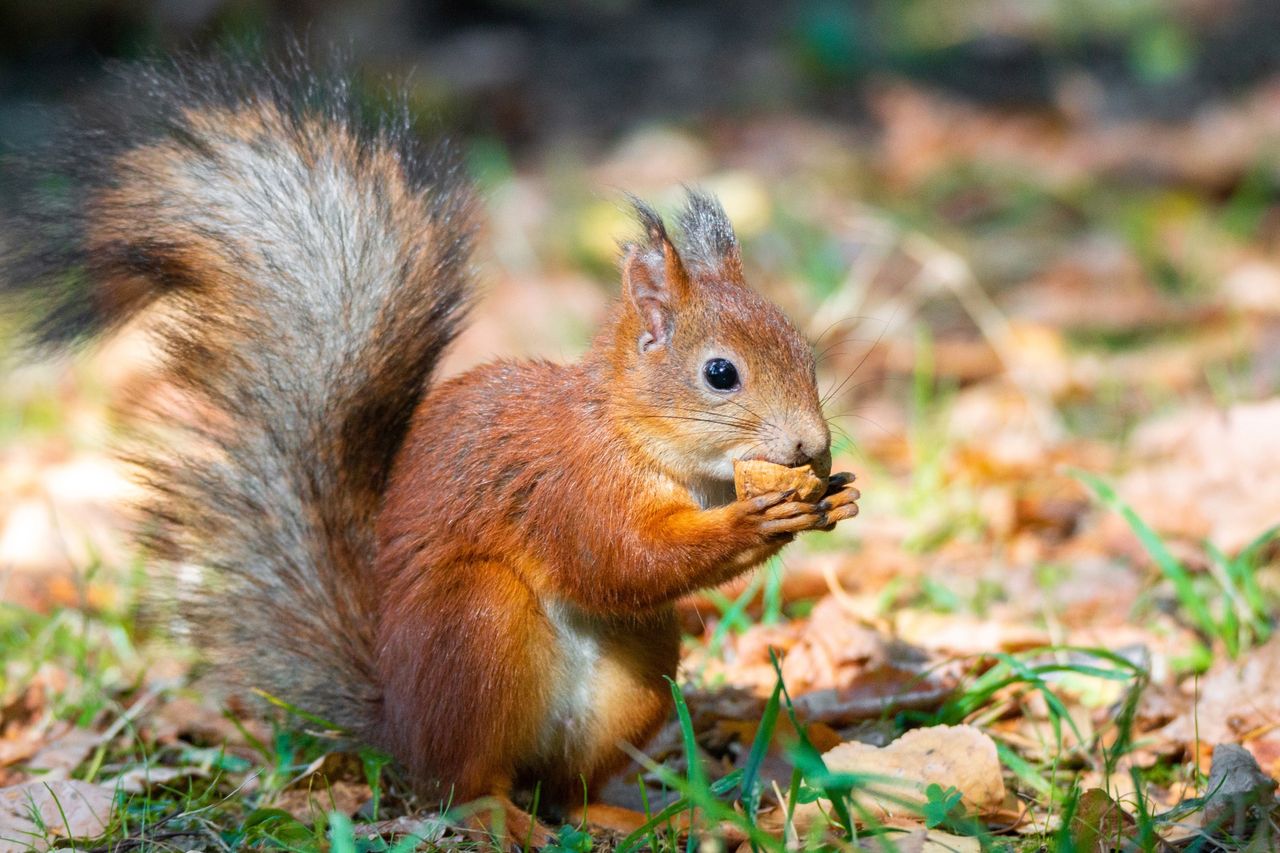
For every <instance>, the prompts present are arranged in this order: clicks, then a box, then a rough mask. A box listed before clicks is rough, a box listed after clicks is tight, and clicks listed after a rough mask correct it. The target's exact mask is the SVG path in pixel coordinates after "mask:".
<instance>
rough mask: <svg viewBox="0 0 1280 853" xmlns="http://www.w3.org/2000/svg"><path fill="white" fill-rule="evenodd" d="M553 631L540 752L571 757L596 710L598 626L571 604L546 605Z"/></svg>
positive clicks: (546, 754)
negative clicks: (553, 662)
mask: <svg viewBox="0 0 1280 853" xmlns="http://www.w3.org/2000/svg"><path fill="white" fill-rule="evenodd" d="M546 614H547V619H548V621H550V623H551V626H552V628H553V630H554V631H555V639H556V645H557V652H558V654H557V661H556V666H555V667H554V668H553V671H552V672H551V673H549V675H550V677H551V678H552V679H554V682H555V683H554V685H553V688H552V691H551V696H552V699H551V706H550V707H549V708H548V709H547V715H546V717H545V718H544V719H543V725H542V736H541V738H540V741H541V742H540V744H539V746H540V747H541V752H542V754H543V756H545V757H548V758H550V757H556V758H560V759H564V758H570V757H571V754H572V752H573V751H574V749H575V748H576V747H578V745H579V744H581V743H582V740H583V735H584V734H585V732H586V731H588V730H589V728H590V725H591V720H592V717H593V716H594V712H595V708H594V706H595V699H596V696H595V686H596V685H595V682H596V675H597V671H598V669H599V666H600V659H601V641H600V626H598V625H597V624H596V623H595V621H594V620H592V619H591V618H590V617H588V616H587V615H586V614H584V613H583V612H582V611H580V610H579V609H578V608H576V607H574V606H573V605H571V604H567V603H565V602H562V601H555V602H551V603H550V604H548V605H547V606H546Z"/></svg>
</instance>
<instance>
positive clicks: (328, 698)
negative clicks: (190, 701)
mask: <svg viewBox="0 0 1280 853" xmlns="http://www.w3.org/2000/svg"><path fill="white" fill-rule="evenodd" d="M124 85H125V90H124V93H123V94H122V95H120V97H119V98H118V99H114V100H113V101H112V104H113V106H115V105H119V106H120V109H119V110H118V111H117V112H118V114H117V115H107V111H103V110H100V112H103V113H104V115H107V118H106V119H105V120H101V121H90V122H89V123H88V124H87V125H86V124H85V123H84V122H83V120H82V123H81V124H80V126H79V127H77V128H75V129H74V132H72V133H70V134H68V135H67V136H65V137H64V142H63V143H61V144H60V146H59V150H57V151H45V152H40V153H39V154H37V155H35V156H34V157H31V158H29V159H28V161H27V163H26V164H25V165H23V164H19V169H18V170H17V172H16V175H17V178H16V179H15V181H14V183H13V185H12V189H11V192H10V193H9V195H10V197H11V198H13V199H16V202H17V203H16V210H13V211H10V212H9V215H8V217H7V222H6V226H7V230H8V242H9V246H8V249H7V252H6V255H5V258H4V262H3V267H0V291H2V292H3V293H4V295H6V296H9V297H16V300H17V301H18V302H19V304H21V305H23V306H24V307H25V309H26V310H27V311H28V312H29V315H28V317H27V318H26V319H27V320H28V321H29V322H30V323H31V326H32V328H33V329H34V336H35V338H36V339H37V341H38V342H39V343H41V344H44V345H49V346H58V345H64V344H71V343H75V342H78V341H80V340H83V339H87V338H89V337H92V336H94V335H96V334H98V333H100V332H103V331H106V330H109V329H111V328H113V327H115V326H117V325H119V324H120V323H122V322H124V321H126V320H127V319H129V318H130V317H131V316H133V315H134V314H136V313H138V312H139V311H140V310H141V309H143V308H144V307H146V306H148V305H150V304H152V303H155V302H158V303H160V306H158V307H160V308H161V309H162V310H161V311H159V312H157V314H158V316H160V317H161V318H162V320H161V322H159V323H158V324H157V326H158V330H159V331H158V335H159V340H160V343H161V348H162V351H163V353H164V356H165V370H166V374H167V378H168V379H169V380H170V381H172V382H173V383H174V385H175V386H176V387H177V388H178V389H179V390H180V391H181V392H182V393H184V394H185V395H186V400H185V402H184V404H183V406H182V409H183V410H184V411H185V412H186V413H188V414H186V415H185V416H184V417H183V418H182V421H183V422H182V423H181V424H180V425H179V426H181V427H182V428H183V429H184V432H185V436H184V438H183V439H182V440H181V441H180V442H179V443H178V445H177V447H178V449H179V451H180V452H177V453H175V447H174V446H173V445H169V446H165V447H163V448H160V447H157V448H156V449H155V450H154V451H148V450H144V451H143V452H142V453H143V456H142V458H141V459H140V460H139V461H141V462H142V464H143V467H144V470H145V471H146V476H147V477H148V479H149V480H151V481H152V483H153V485H154V486H155V497H154V500H153V501H152V502H151V503H150V504H149V506H148V507H147V509H148V517H147V520H146V521H145V522H144V524H143V530H144V532H145V534H146V536H147V537H148V539H149V540H150V542H151V544H152V545H153V546H154V547H155V549H156V550H155V553H156V554H157V555H158V556H159V557H161V558H162V559H164V560H166V561H168V562H171V563H174V564H185V565H188V566H189V567H191V568H192V569H194V571H192V570H188V571H186V572H181V573H174V574H176V575H181V576H182V577H186V578H188V579H189V578H192V577H194V578H198V580H197V581H196V582H195V586H194V587H193V586H188V587H187V588H186V589H179V590H178V592H179V594H180V595H179V601H180V604H181V605H182V607H183V615H184V617H185V619H186V620H187V622H188V624H189V625H190V627H191V630H192V632H193V634H194V635H195V639H196V641H197V643H198V644H200V645H201V647H202V648H203V649H204V650H205V651H206V652H207V653H208V655H209V656H210V658H211V659H212V660H215V661H218V662H220V663H222V664H224V665H225V666H224V667H223V669H224V671H225V672H227V673H229V674H232V675H235V676H237V678H238V679H239V680H241V681H242V682H243V683H244V684H245V686H250V687H255V688H259V689H261V690H263V691H265V692H267V693H270V694H273V695H275V696H278V697H279V698H281V699H282V700H284V701H286V702H288V703H291V704H294V705H297V706H299V707H302V708H306V709H308V710H309V711H312V712H314V713H319V714H323V715H326V716H328V717H329V718H330V719H332V720H333V721H334V722H337V723H339V724H341V725H344V726H346V727H348V728H350V729H352V730H353V731H356V732H358V733H365V732H367V731H368V726H369V725H370V724H371V722H372V721H373V720H375V719H376V716H377V713H376V708H373V707H371V706H372V705H376V703H377V702H378V701H379V691H378V687H377V685H376V683H375V680H374V672H373V666H372V663H371V655H372V636H373V632H374V631H375V628H376V619H377V615H376V614H377V589H376V585H375V584H374V583H373V582H372V581H371V579H370V578H369V577H368V575H367V572H368V569H369V566H370V565H371V563H372V553H373V549H374V539H373V522H374V516H375V513H376V511H377V508H378V505H379V500H380V496H381V494H382V492H383V489H384V486H385V482H386V478H387V473H388V470H389V467H390V464H391V461H392V458H393V456H394V454H395V453H396V451H397V450H398V448H399V446H400V443H401V441H402V439H403V436H404V432H405V428H406V424H407V421H408V418H409V415H410V413H411V412H412V410H413V408H414V406H415V404H416V403H417V401H418V399H419V398H420V396H421V394H422V391H423V389H424V388H425V387H426V385H427V384H428V380H429V378H430V375H431V373H432V370H433V368H434V366H435V363H436V361H437V359H438V357H439V355H440V354H441V351H442V350H443V348H444V347H445V346H447V344H448V343H449V342H450V340H451V339H452V338H453V336H454V335H455V334H456V332H457V330H458V326H459V323H460V321H461V320H462V318H463V316H464V315H465V313H466V309H467V307H468V305H469V303H470V299H471V289H472V287H471V282H470V276H469V270H468V264H469V249H470V242H471V234H472V230H473V219H472V214H471V204H470V199H471V194H470V190H469V188H468V187H467V185H466V183H465V181H464V180H463V179H462V178H461V177H460V176H459V172H458V170H457V168H456V166H455V165H454V164H453V162H452V161H451V159H450V158H448V157H447V156H444V155H442V154H441V153H440V152H439V151H430V150H427V149H424V148H422V147H421V146H420V144H419V143H418V141H417V140H416V138H415V136H414V134H413V133H412V132H411V130H410V126H409V122H408V118H407V114H406V113H405V111H404V110H403V109H400V110H392V111H391V112H390V116H391V117H390V118H387V117H385V116H384V117H383V118H382V119H380V120H377V121H374V122H372V123H370V122H367V121H365V120H363V119H362V117H361V115H360V104H361V100H360V98H359V97H358V95H357V93H356V92H355V91H353V89H352V88H351V86H350V85H349V84H348V83H346V82H345V81H343V80H341V79H338V78H326V77H324V75H321V74H317V73H316V72H313V71H312V70H311V69H310V68H308V67H307V65H306V64H305V63H302V62H293V63H290V64H288V65H287V66H277V67H272V68H267V67H265V66H263V65H262V64H253V63H251V64H244V63H241V64H230V65H228V64H226V63H214V62H210V63H199V62H197V63H190V62H188V63H181V64H178V63H166V64H163V65H161V64H157V65H152V66H147V67H145V68H142V69H137V68H135V69H133V70H130V71H128V72H126V74H125V75H124ZM169 413H170V414H171V413H172V412H171V411H170V412H169ZM166 426H168V425H166Z"/></svg>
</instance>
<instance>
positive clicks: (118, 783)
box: [102, 765, 209, 794]
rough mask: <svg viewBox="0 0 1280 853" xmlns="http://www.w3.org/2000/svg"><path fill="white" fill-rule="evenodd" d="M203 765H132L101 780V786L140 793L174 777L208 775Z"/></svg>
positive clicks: (170, 780) (129, 792) (130, 792)
mask: <svg viewBox="0 0 1280 853" xmlns="http://www.w3.org/2000/svg"><path fill="white" fill-rule="evenodd" d="M208 775H209V774H208V772H207V771H206V770H205V769H204V768H203V767H197V766H194V765H191V766H186V767H147V766H145V765H144V766H142V767H134V768H131V769H129V770H126V771H125V772H123V773H121V774H120V775H119V776H115V777H112V778H110V779H103V780H102V787H104V788H110V789H111V790H113V791H123V792H125V793H126V794H141V793H142V792H144V791H147V790H149V789H150V788H151V787H153V786H155V785H163V784H165V783H167V782H172V781H173V780H174V779H185V778H188V777H192V776H199V777H204V776H208Z"/></svg>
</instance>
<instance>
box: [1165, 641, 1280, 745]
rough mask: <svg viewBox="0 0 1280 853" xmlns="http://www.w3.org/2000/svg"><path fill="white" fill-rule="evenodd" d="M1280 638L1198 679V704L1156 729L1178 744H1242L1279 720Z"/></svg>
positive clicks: (1215, 666)
mask: <svg viewBox="0 0 1280 853" xmlns="http://www.w3.org/2000/svg"><path fill="white" fill-rule="evenodd" d="M1277 684H1280V637H1275V638H1273V639H1271V640H1270V641H1268V642H1267V643H1266V644H1265V645H1262V646H1260V647H1258V648H1256V649H1254V650H1253V651H1252V652H1250V653H1249V654H1248V655H1246V656H1245V657H1244V658H1242V659H1240V660H1236V661H1232V660H1227V659H1223V660H1220V661H1219V662H1218V663H1217V664H1215V665H1214V667H1213V668H1212V669H1210V670H1209V673H1208V674H1207V675H1206V676H1205V677H1204V678H1203V679H1201V680H1200V683H1199V689H1198V691H1197V693H1198V701H1197V702H1196V703H1195V704H1194V705H1193V706H1191V707H1190V708H1188V709H1187V710H1186V711H1185V712H1183V713H1182V714H1181V715H1180V716H1179V717H1178V718H1177V719H1175V720H1174V721H1173V722H1172V723H1170V724H1169V725H1168V726H1166V727H1165V728H1164V729H1163V730H1161V734H1162V735H1163V736H1164V737H1166V738H1170V739H1173V740H1175V741H1177V742H1179V743H1183V744H1187V745H1190V744H1192V743H1194V742H1196V741H1199V742H1200V743H1201V744H1203V745H1205V746H1206V747H1213V746H1216V745H1217V744H1220V743H1242V742H1245V741H1247V740H1250V739H1251V738H1252V736H1254V735H1255V734H1260V733H1262V732H1266V731H1269V730H1270V729H1271V728H1272V727H1273V726H1274V724H1275V721H1276V720H1277V719H1280V691H1277V690H1276V689H1275V685H1277Z"/></svg>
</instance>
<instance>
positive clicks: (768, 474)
mask: <svg viewBox="0 0 1280 853" xmlns="http://www.w3.org/2000/svg"><path fill="white" fill-rule="evenodd" d="M733 488H734V490H735V491H737V493H738V500H746V499H747V498H754V497H757V496H758V495H764V494H768V493H769V492H784V491H787V490H788V489H795V490H796V499H797V500H802V501H807V502H813V501H816V500H817V499H818V498H820V497H822V495H823V494H824V493H825V492H826V490H827V478H826V477H819V476H818V475H817V474H815V473H814V471H813V466H811V465H802V466H800V467H799V468H788V467H787V466H785V465H775V464H774V463H772V462H765V461H763V460H760V459H735V460H734V462H733Z"/></svg>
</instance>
